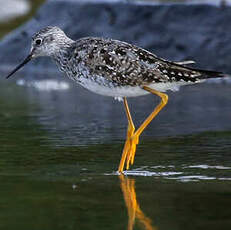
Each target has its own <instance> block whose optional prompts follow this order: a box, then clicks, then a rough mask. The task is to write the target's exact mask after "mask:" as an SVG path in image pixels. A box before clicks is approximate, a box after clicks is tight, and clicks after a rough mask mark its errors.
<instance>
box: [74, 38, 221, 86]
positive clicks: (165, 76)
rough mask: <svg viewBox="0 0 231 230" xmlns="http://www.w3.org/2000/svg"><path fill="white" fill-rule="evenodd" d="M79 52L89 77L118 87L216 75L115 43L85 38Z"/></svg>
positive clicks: (113, 41)
mask: <svg viewBox="0 0 231 230" xmlns="http://www.w3.org/2000/svg"><path fill="white" fill-rule="evenodd" d="M83 47H85V48H84V49H83ZM83 50H85V52H83ZM81 52H83V55H82V61H83V62H84V65H85V66H86V68H87V69H88V71H89V74H90V75H92V76H96V77H103V78H104V79H107V80H108V81H111V82H113V83H114V84H119V85H130V86H135V85H143V84H150V83H164V82H172V81H174V82H175V81H184V82H196V81H199V80H200V79H203V78H207V77H206V76H207V75H209V76H211V74H215V73H217V72H213V71H212V72H210V71H203V70H197V69H193V68H189V67H186V66H184V65H186V64H189V62H181V63H177V62H170V61H167V60H164V59H161V58H159V57H157V56H156V55H154V54H152V53H151V52H149V51H147V50H144V49H142V48H139V47H137V46H134V45H131V44H128V43H126V42H121V41H117V40H110V39H102V38H87V39H85V40H82V47H81ZM77 53H78V52H77ZM190 63H192V62H191V61H190ZM182 64H183V65H182ZM206 74H207V75H206ZM214 77H215V76H214Z"/></svg>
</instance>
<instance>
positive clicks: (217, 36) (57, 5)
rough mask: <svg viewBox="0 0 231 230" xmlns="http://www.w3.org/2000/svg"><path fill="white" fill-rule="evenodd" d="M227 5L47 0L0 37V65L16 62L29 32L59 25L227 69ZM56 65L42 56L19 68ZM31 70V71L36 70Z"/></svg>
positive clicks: (230, 55)
mask: <svg viewBox="0 0 231 230" xmlns="http://www.w3.org/2000/svg"><path fill="white" fill-rule="evenodd" d="M230 21H231V8H230V7H228V6H226V7H217V6H212V5H179V4H178V5H135V4H131V3H122V2H112V3H108V2H107V3H105V2H97V3H94V2H87V1H84V2H77V1H48V2H47V3H45V4H44V5H43V6H42V7H41V8H40V10H39V11H38V12H37V14H36V15H35V17H34V18H33V19H32V20H30V21H29V22H28V23H26V24H25V25H23V26H21V27H20V28H18V29H17V30H15V31H13V32H12V33H10V34H9V35H7V36H5V38H3V39H2V41H1V42H0V50H1V52H0V63H1V64H0V69H2V70H7V69H9V68H10V67H9V66H12V65H15V64H17V63H19V62H20V61H21V60H22V59H23V58H24V57H25V56H26V55H27V54H28V52H29V50H30V39H31V36H32V35H33V33H34V32H36V31H38V30H39V29H41V28H43V27H45V26H47V25H56V26H59V27H61V28H62V29H63V30H64V31H65V32H66V33H67V35H68V36H70V37H71V38H72V39H78V38H80V37H85V36H103V37H110V38H113V39H119V40H124V41H127V42H130V43H133V44H136V45H138V46H141V47H143V48H146V49H148V50H149V51H151V52H153V53H155V54H157V55H159V56H161V57H164V58H166V59H169V60H176V61H179V60H185V59H190V60H191V59H193V60H195V61H196V66H197V67H200V68H202V67H203V68H208V69H214V70H220V71H223V72H226V73H230V72H231V65H230V63H231V42H230V41H231V33H230V29H231V25H230ZM34 68H35V69H37V70H40V71H45V72H46V71H53V70H54V71H57V70H56V67H55V65H54V64H53V63H52V62H51V61H50V60H48V59H47V58H39V59H38V60H36V61H33V62H32V63H31V64H29V65H28V66H27V67H25V68H24V70H34ZM37 70H36V71H37Z"/></svg>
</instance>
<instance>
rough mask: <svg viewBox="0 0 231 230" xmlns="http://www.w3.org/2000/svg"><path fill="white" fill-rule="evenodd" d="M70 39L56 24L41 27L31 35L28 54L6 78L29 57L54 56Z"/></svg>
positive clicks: (29, 58) (28, 59)
mask: <svg viewBox="0 0 231 230" xmlns="http://www.w3.org/2000/svg"><path fill="white" fill-rule="evenodd" d="M70 41H72V40H71V39H70V38H68V37H67V36H66V35H65V33H64V32H63V31H62V30H61V29H60V28H58V27H56V26H48V27H45V28H43V29H41V30H40V31H39V32H37V33H36V34H35V35H34V36H33V37H32V43H31V50H30V54H29V55H28V56H27V57H26V58H25V60H24V61H23V62H22V63H21V64H20V65H18V66H17V67H16V68H15V69H14V70H13V71H12V72H11V73H10V74H8V76H7V77H6V78H9V77H10V76H12V75H13V74H14V73H15V72H16V71H17V70H19V69H20V68H21V67H23V66H24V65H25V64H26V63H28V62H29V61H30V60H31V59H33V58H36V57H39V56H51V57H52V56H55V55H57V53H58V52H59V51H60V48H61V47H62V46H64V45H65V44H68V43H69V42H70Z"/></svg>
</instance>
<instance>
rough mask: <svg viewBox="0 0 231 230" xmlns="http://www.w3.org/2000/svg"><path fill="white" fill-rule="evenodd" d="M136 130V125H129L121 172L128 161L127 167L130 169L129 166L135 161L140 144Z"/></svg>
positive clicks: (121, 161) (119, 169)
mask: <svg viewBox="0 0 231 230" xmlns="http://www.w3.org/2000/svg"><path fill="white" fill-rule="evenodd" d="M134 131H135V127H134V126H133V125H129V126H128V131H127V139H126V142H125V144H124V149H123V153H122V157H121V160H120V164H119V168H118V172H119V173H121V172H123V170H124V165H125V162H126V169H129V166H130V165H131V164H133V162H134V157H135V152H136V145H137V144H138V136H137V135H134Z"/></svg>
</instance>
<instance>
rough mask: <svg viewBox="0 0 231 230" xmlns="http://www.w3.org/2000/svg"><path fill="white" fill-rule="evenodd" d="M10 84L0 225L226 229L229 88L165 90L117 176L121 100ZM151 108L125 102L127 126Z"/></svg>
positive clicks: (4, 109)
mask: <svg viewBox="0 0 231 230" xmlns="http://www.w3.org/2000/svg"><path fill="white" fill-rule="evenodd" d="M1 75H2V74H1ZM15 79H17V82H14V81H13V80H11V81H6V80H4V79H2V80H0V127H1V132H0V158H1V161H0V181H1V189H0V197H1V198H0V208H1V212H0V229H4V230H8V229H9V230H11V229H12V230H13V229H33V230H34V229H35V230H36V229H38V230H39V229H43V230H48V229H62V230H63V229H85V230H87V229H101V230H102V229H160V230H167V229H168V230H169V229H171V230H179V229H182V230H185V229H193V230H195V229H216V230H217V229H230V225H231V219H230V207H231V199H230V195H231V176H230V173H231V164H230V162H231V154H230V150H231V144H230V140H231V100H230V84H224V83H221V84H216V83H211V84H202V85H198V86H189V87H184V88H182V90H181V91H180V92H178V93H170V94H169V96H170V101H169V104H168V105H167V107H166V108H165V109H164V110H163V111H162V112H161V113H160V116H158V117H157V118H156V119H155V120H154V121H153V122H152V123H151V125H150V126H149V127H148V129H147V130H146V131H145V132H144V135H142V137H141V140H140V145H139V146H138V150H137V154H136V158H135V164H134V165H133V166H132V168H131V170H130V171H127V172H126V173H125V177H123V176H118V175H117V174H116V169H117V167H118V163H119V160H120V156H121V151H122V148H123V141H124V138H125V133H126V125H127V122H126V116H125V113H124V110H123V105H122V103H119V102H117V101H114V100H112V99H111V98H107V97H102V96H98V95H95V94H93V93H90V92H88V91H86V90H84V89H82V88H81V87H78V86H75V85H74V84H73V83H72V82H70V81H63V80H64V79H63V78H61V77H60V78H58V80H57V78H56V80H53V78H52V76H49V81H47V80H44V79H43V80H39V79H40V78H38V80H33V81H31V80H30V76H25V77H23V75H22V72H21V73H19V74H18V75H17V76H15ZM157 103H158V98H156V97H154V96H145V97H140V98H136V99H131V100H129V104H130V105H131V110H132V114H133V115H134V118H135V123H136V124H139V123H140V122H141V121H142V120H143V119H144V117H145V116H147V115H148V113H149V112H151V110H152V109H153V108H154V105H155V104H157Z"/></svg>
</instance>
